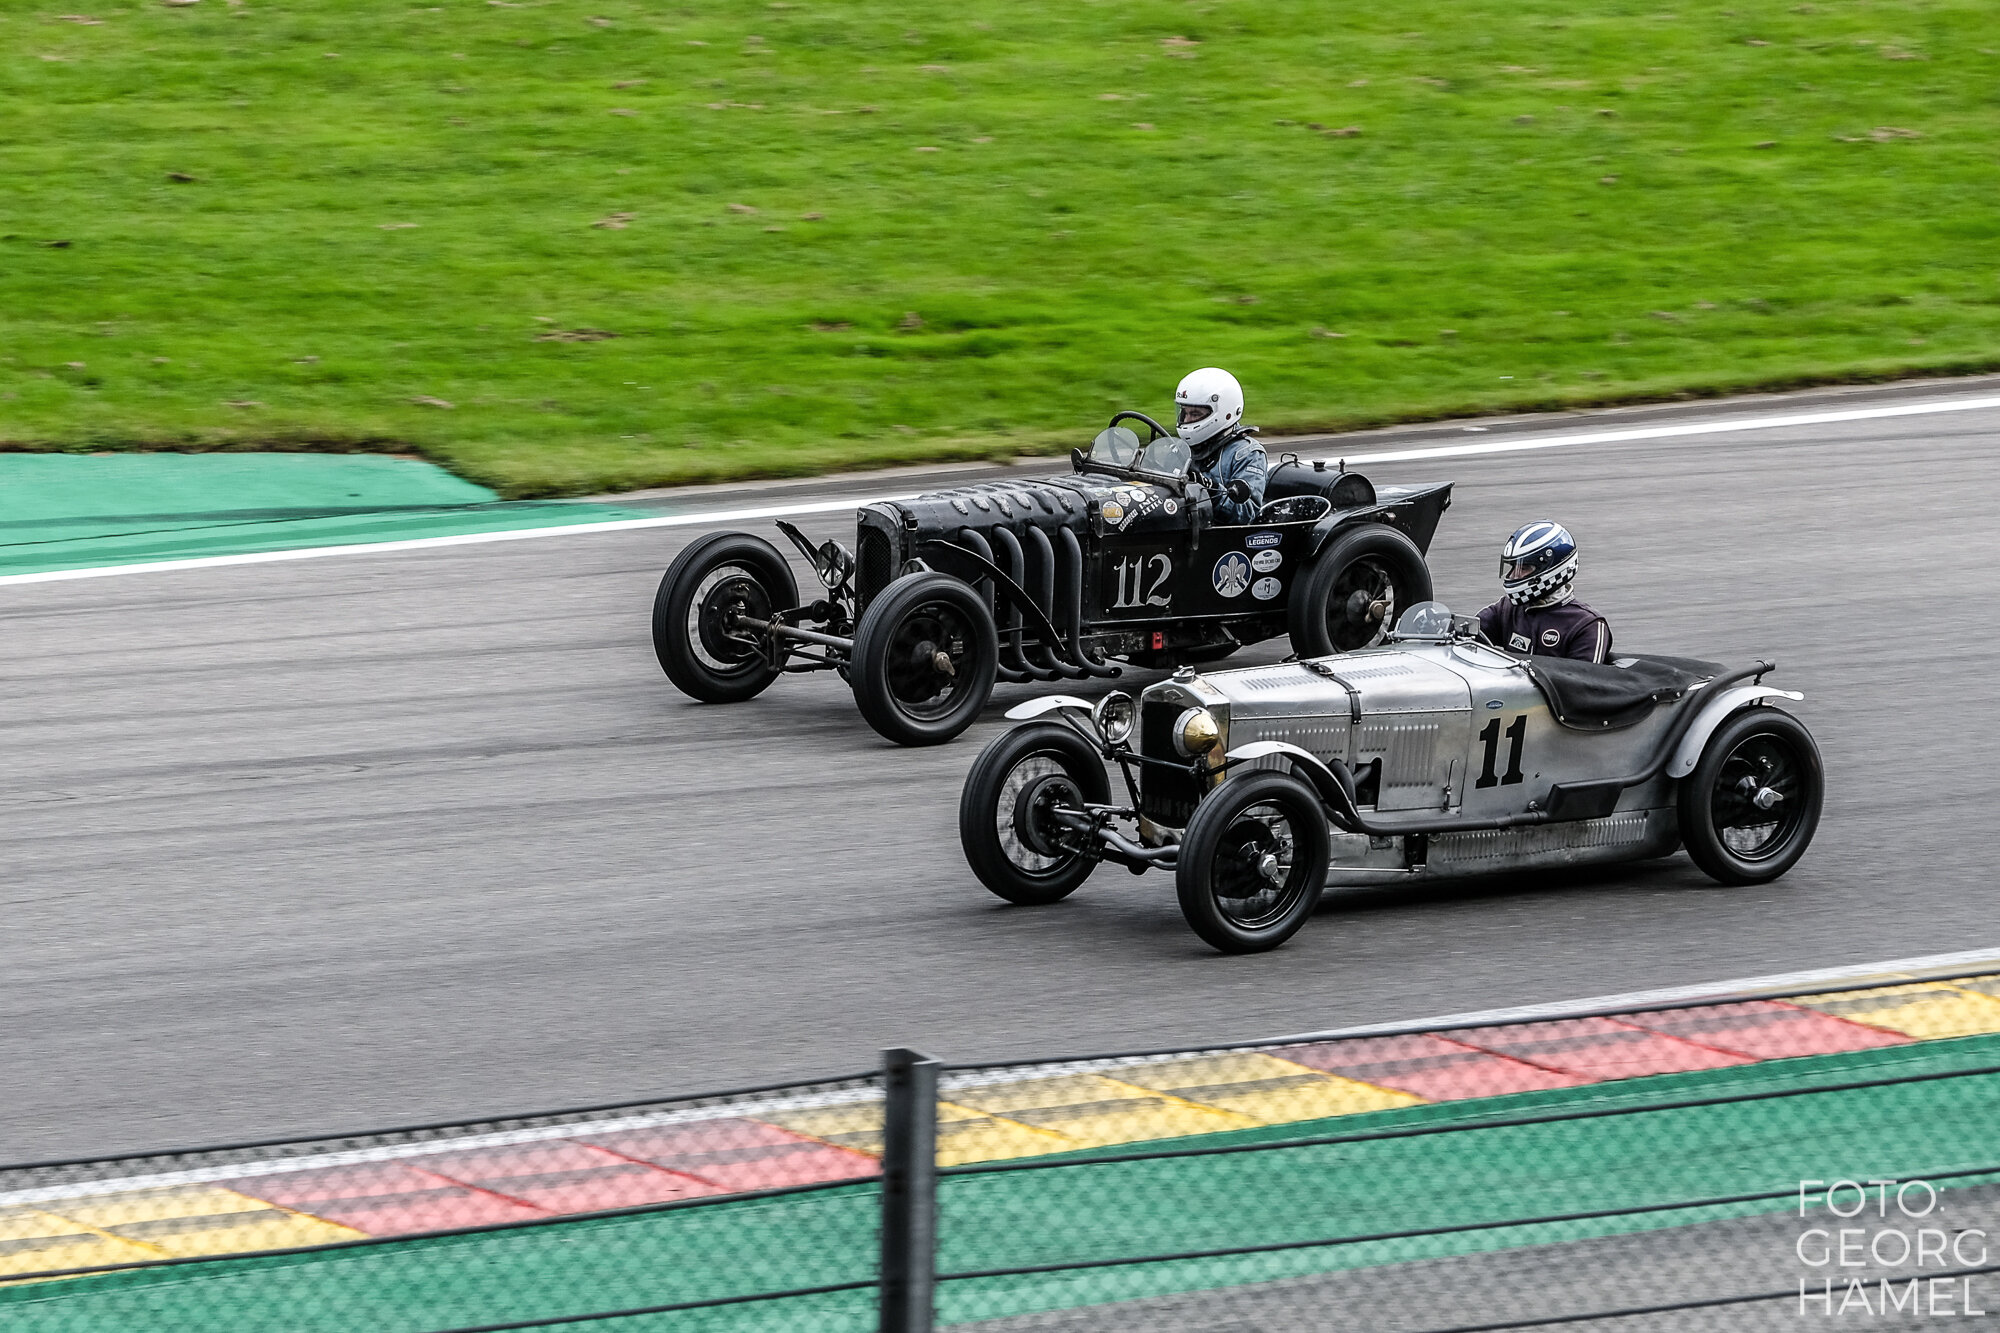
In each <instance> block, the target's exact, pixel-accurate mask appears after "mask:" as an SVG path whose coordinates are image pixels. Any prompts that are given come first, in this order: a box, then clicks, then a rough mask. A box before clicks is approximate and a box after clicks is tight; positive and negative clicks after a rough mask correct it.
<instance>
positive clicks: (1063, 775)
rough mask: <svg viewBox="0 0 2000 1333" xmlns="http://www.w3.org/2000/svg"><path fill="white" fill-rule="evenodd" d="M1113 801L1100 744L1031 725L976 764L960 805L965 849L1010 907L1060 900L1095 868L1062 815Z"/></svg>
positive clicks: (1050, 725) (1001, 740)
mask: <svg viewBox="0 0 2000 1333" xmlns="http://www.w3.org/2000/svg"><path fill="white" fill-rule="evenodd" d="M1110 800H1111V784H1110V780H1109V779H1108V778H1107V777H1106V776H1105V772H1104V760H1103V759H1102V758H1100V757H1099V756H1098V753H1097V749H1096V747H1095V746H1093V745H1092V744H1091V743H1090V742H1089V741H1087V740H1085V739H1084V738H1083V737H1082V736H1079V735H1078V734H1077V733H1076V731H1075V730H1074V729H1073V728H1071V727H1068V726H1065V725H1064V724H1063V723H1061V722H1030V723H1028V724H1027V725H1026V726H1021V727H1016V728H1014V730H1012V731H1010V732H1008V733H1007V734H1006V735H1004V736H1000V737H998V738H997V739H995V740H994V742H993V743H992V744H991V745H988V746H987V747H986V748H985V749H984V750H982V751H980V752H979V758H978V759H976V760H974V761H973V764H972V771H971V772H969V773H967V774H966V775H965V790H964V792H963V793H961V794H960V796H959V800H958V841H959V845H960V846H962V847H963V848H964V849H965V860H966V863H967V864H968V865H970V866H971V867H972V873H973V874H975V875H977V876H979V882H980V883H981V884H984V885H985V886H986V887H987V888H989V889H991V890H992V891H993V892H994V893H995V894H997V895H998V896H1000V897H1002V898H1005V899H1006V900H1007V901H1008V902H1010V903H1019V904H1020V905H1021V906H1023V907H1038V906H1041V905H1043V904H1045V903H1052V902H1056V901H1058V900H1060V899H1063V898H1067V897H1068V896H1069V895H1070V894H1071V893H1073V892H1075V890H1076V887H1077V885H1079V884H1081V883H1083V881H1084V880H1086V879H1088V878H1089V877H1090V872H1091V871H1092V870H1095V869H1096V868H1097V858H1096V857H1095V856H1093V855H1091V854H1090V851H1089V848H1088V845H1087V844H1086V843H1085V842H1084V841H1083V838H1082V836H1080V835H1079V834H1078V833H1077V831H1076V830H1075V829H1073V828H1071V827H1069V826H1067V825H1066V824H1064V823H1063V822H1062V820H1061V819H1060V818H1058V816H1059V814H1061V813H1062V812H1065V811H1074V812H1081V811H1082V809H1083V807H1084V806H1085V805H1086V804H1089V805H1105V804H1108V803H1109V802H1110Z"/></svg>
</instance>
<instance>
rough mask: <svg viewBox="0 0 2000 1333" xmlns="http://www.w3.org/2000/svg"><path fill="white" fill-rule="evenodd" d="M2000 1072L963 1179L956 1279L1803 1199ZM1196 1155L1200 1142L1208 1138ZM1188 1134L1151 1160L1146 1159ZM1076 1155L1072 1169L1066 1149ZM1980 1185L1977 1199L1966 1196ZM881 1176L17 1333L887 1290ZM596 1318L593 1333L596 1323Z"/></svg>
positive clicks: (273, 1277)
mask: <svg viewBox="0 0 2000 1333" xmlns="http://www.w3.org/2000/svg"><path fill="white" fill-rule="evenodd" d="M1996 1061H2000V1036H1983V1037H1970V1038H1964V1039H1960V1040H1956V1041H1943V1042H1929V1043H1923V1044H1920V1045H1916V1046H1910V1047H1898V1048H1890V1049H1885V1050H1878V1051H1869V1052H1862V1053H1857V1054H1848V1055H1835V1056H1819V1057H1813V1058H1809V1059H1800V1060H1782V1061H1770V1062H1765V1063H1762V1064H1757V1065H1749V1066H1742V1067H1738V1068H1733V1069H1723V1070H1711V1071H1704V1072H1701V1073H1695V1074H1677V1075H1668V1076H1664V1077H1659V1078H1649V1079H1633V1080H1629V1081H1625V1082H1620V1083H1614V1084H1602V1085H1597V1086H1592V1087H1585V1088H1573V1089H1564V1090H1560V1091H1554V1092H1542V1093H1528V1094H1522V1095H1519V1096H1513V1097H1505V1098H1493V1099H1488V1100H1482V1101H1479V1102H1460V1103H1446V1104H1439V1105H1430V1106H1417V1107H1410V1108H1406V1109H1402V1110H1396V1111H1385V1112H1376V1113H1373V1114H1369V1115H1357V1116H1346V1117H1342V1118H1340V1119H1338V1120H1327V1121H1316V1122H1310V1123H1307V1124H1298V1125H1285V1126H1275V1127H1271V1128H1266V1129H1258V1130H1245V1131H1240V1132H1237V1133H1232V1134H1227V1135H1213V1136H1208V1137H1206V1138H1204V1139H1202V1140H1201V1142H1202V1143H1203V1144H1223V1143H1250V1142H1257V1141H1260V1140H1275V1139H1295V1138H1301V1137H1306V1136H1309V1135H1313V1134H1328V1133H1343V1134H1344V1133H1349V1132H1360V1131H1367V1130H1371V1129H1385V1128H1390V1127H1397V1126H1411V1125H1424V1124H1441V1123H1455V1124H1461V1125H1466V1126H1471V1125H1476V1124H1478V1123H1479V1122H1480V1121H1482V1120H1487V1119H1496V1118H1501V1117H1507V1116H1519V1115H1523V1114H1526V1113H1531V1112H1542V1113H1547V1112H1552V1111H1560V1110H1565V1109H1571V1110H1582V1109H1589V1108H1598V1107H1604V1106H1613V1105H1633V1106H1643V1105H1650V1104H1653V1103H1658V1102H1666V1101H1672V1100H1679V1099H1688V1098H1694V1097H1700V1096H1718V1095H1734V1094H1742V1093H1749V1092H1756V1091H1766V1090H1769V1091H1778V1090H1785V1089H1793V1088H1799V1087H1807V1086H1816V1085H1820V1084H1827V1083H1837V1082H1844V1081H1856V1080H1865V1079H1869V1078H1883V1077H1894V1076H1898V1075H1912V1076H1915V1075H1926V1074H1937V1073H1942V1072H1947V1071H1952V1070H1962V1069H1973V1068H1978V1067H1980V1066H1982V1065H1990V1064H1993V1063H1995V1062H1996ZM1997 1112H2000V1076H1996V1075H1981V1076H1968V1077H1965V1078H1958V1079H1942V1080H1934V1081H1930V1082H1923V1083H1900V1084H1892V1085H1888V1086H1883V1087H1875V1088H1867V1089H1858V1090H1854V1091H1849V1092H1841V1093H1832V1094H1827V1095H1825V1096H1810V1097H1787V1098H1780V1099H1776V1100H1771V1101H1747V1102H1738V1103H1733V1104H1729V1105H1724V1106H1709V1107H1700V1108H1691V1109H1686V1110H1678V1111H1664V1112H1656V1113H1648V1114H1641V1115H1632V1116H1621V1117H1612V1118H1606V1119H1594V1120H1576V1121H1564V1122H1557V1123H1553V1124H1538V1125H1527V1126H1515V1127H1510V1128H1492V1129H1484V1130H1479V1131H1476V1132H1469V1133H1461V1134H1439V1135H1428V1136H1422V1137H1417V1138H1408V1139H1393V1140H1383V1141H1377V1142H1370V1143H1343V1144H1336V1145H1329V1146H1323V1147H1315V1148H1298V1149H1284V1150H1278V1151H1273V1152H1269V1153H1241V1154H1230V1155H1224V1156H1216V1157H1201V1158H1175V1159H1167V1160H1145V1159H1143V1158H1134V1159H1129V1160H1119V1161H1112V1162H1103V1163H1097V1164H1093V1165H1087V1166H1084V1165H1078V1166H1073V1167H1069V1168H1066V1169H1063V1170H1056V1171H1048V1172H1041V1171H1023V1172H1014V1173H1005V1174H995V1175H984V1176H955V1177H947V1178H945V1180H944V1181H943V1182H942V1183H941V1188H940V1216H939V1234H940V1237H941V1243H940V1250H939V1254H938V1266H939V1270H940V1271H941V1272H947V1273H949V1272H965V1271H978V1270H985V1269H994V1268H1009V1267H1016V1266H1023V1265H1030V1264H1038V1263H1050V1262H1057V1261H1066V1262H1082V1261H1086V1260H1090V1259H1095V1258H1103V1257H1112V1256H1121V1255H1142V1254H1165V1253H1173V1252H1177V1251H1183V1250H1197V1249H1207V1248H1222V1247H1226V1246H1233V1245H1246V1244H1256V1243H1271V1244H1276V1243H1282V1242H1286V1241H1297V1240H1308V1239H1313V1238H1317V1237H1324V1236H1327V1235H1329V1234H1343V1233H1344V1234H1352V1235H1368V1234H1373V1233H1377V1232H1384V1231H1395V1230H1406V1229H1413V1228H1420V1227H1426V1226H1453V1225H1458V1226H1465V1225H1477V1224H1480V1223H1488V1222H1494V1221H1501V1220H1505V1219H1508V1218H1528V1217H1541V1216H1549V1215H1556V1214H1564V1213H1572V1212H1582V1211H1588V1210H1593V1209H1606V1208H1638V1207H1643V1206H1646V1205H1651V1204H1658V1203H1662V1202H1670V1201H1674V1200H1682V1199H1703V1198H1714V1197H1718V1196H1728V1195H1735V1194H1748V1193H1754V1192H1758V1191H1767V1190H1786V1189H1790V1188H1794V1187H1795V1186H1796V1185H1797V1183H1798V1181H1799V1179H1800V1178H1801V1177H1823V1178H1825V1177H1835V1176H1846V1177H1850V1178H1857V1179H1866V1178H1869V1177H1898V1178H1909V1177H1912V1176H1917V1175H1922V1174H1924V1173H1940V1172H1945V1171H1950V1170H1954V1169H1965V1168H1972V1167H1981V1166H1985V1165H1989V1164H1991V1163H1992V1161H1993V1159H1994V1158H1995V1156H1996V1154H1995V1152H1994V1148H1993V1137H1992V1130H1991V1126H1992V1124H1993V1123H1994V1119H1995V1115H1996V1113H1997ZM1187 1142H1188V1141H1187V1140H1182V1141H1179V1143H1181V1144H1185V1143H1187ZM1160 1146H1163V1145H1160V1144H1150V1145H1134V1149H1133V1150H1134V1152H1140V1151H1144V1150H1146V1149H1148V1148H1157V1147H1160ZM1050 1160H1051V1161H1052V1162H1054V1161H1058V1160H1060V1159H1059V1158H1051V1159H1050ZM1960 1183H1971V1182H1969V1181H1967V1182H1960ZM1790 1206H1791V1205H1790V1204H1789V1203H1785V1204H1780V1205H1776V1206H1774V1205H1773V1204H1772V1203H1769V1202H1762V1203H1751V1204H1736V1205H1727V1206H1720V1207H1709V1208H1703V1209H1689V1210H1681V1211H1671V1212H1655V1213H1633V1214H1629V1215H1626V1216H1620V1217H1612V1218H1604V1219H1593V1220H1589V1221H1578V1222H1565V1223H1552V1224H1543V1225H1539V1226H1534V1227H1506V1228H1496V1229H1488V1230H1477V1231H1466V1232H1459V1233H1454V1234H1450V1235H1443V1236H1427V1237H1417V1238H1409V1239H1403V1240H1396V1241H1378V1242H1370V1243H1366V1244H1361V1245H1346V1246H1334V1247H1325V1248H1314V1249H1303V1250H1292V1251H1284V1252H1278V1253H1271V1254H1260V1255H1250V1256H1244V1257H1233V1258H1226V1259H1205V1260H1184V1261H1174V1262H1167V1263H1160V1264H1146V1265H1138V1266H1133V1267H1124V1268H1108V1269H1092V1270H1084V1271H1082V1272H1077V1273H1068V1274H1064V1273H1056V1274H1034V1275H1027V1276H1020V1277H1005V1278H982V1279H973V1280H967V1281H959V1282H947V1283H945V1284H943V1285H942V1287H941V1288H940V1292H939V1298H938V1299H939V1314H940V1318H941V1319H942V1321H943V1322H946V1323H954V1322H965V1321H969V1320H974V1319H986V1318H995V1317H999V1316H1004V1315H1011V1314H1022V1313H1030V1312H1035V1311H1045V1310H1056V1309H1066V1308H1074V1307H1078V1306H1083V1305H1094V1304H1100V1303H1105V1302H1110V1301H1119V1300H1131V1299H1135V1298H1139V1297H1145V1296H1158V1295H1166V1294H1171V1293H1175V1292H1184V1291H1194V1290H1202V1289H1212V1288H1217V1287H1227V1286H1234V1285H1240V1284H1245V1283H1252V1282H1264V1281H1270V1280H1273V1279H1277V1278H1284V1277H1293V1276H1300V1275H1305V1274H1311V1273H1324V1272H1331V1271H1335V1270H1339V1269H1349V1268H1359V1267H1366V1266H1372V1265H1380V1264H1388V1263H1398V1262H1405V1261H1410V1260H1417V1259H1430V1258H1437V1257H1443V1256H1450V1255H1458V1254H1470V1253H1476V1252H1481V1251H1488V1250H1496V1249H1504V1248H1511V1247H1516V1246H1523V1245H1535V1244H1546V1243H1551V1242H1556V1241H1568V1240H1576V1239H1582V1238H1586V1237H1591V1236H1603V1235H1616V1234H1626V1233H1632V1232H1639V1231H1647V1230H1657V1229H1663V1228H1667V1227H1673V1226H1681V1225H1686V1224H1689V1223H1693V1222H1702V1221H1712V1220H1715V1219H1718V1218H1723V1217H1732V1216H1748V1215H1754V1214H1759V1213H1772V1212H1782V1211H1785V1210H1786V1209H1787V1208H1789V1207H1790ZM876 1208H877V1195H876V1189H875V1186H874V1185H872V1184H862V1185H851V1186H838V1187H834V1188H830V1189H827V1190H823V1191H817V1192H812V1193H806V1194H798V1195H789V1196H781V1197H775V1198H769V1199H754V1200H742V1201H739V1202H722V1203H717V1204H713V1205H704V1206H700V1207H692V1208H679V1209H669V1210H665V1211H661V1212H656V1213H649V1214H642V1215H636V1216H626V1217H617V1218H599V1219H594V1220H589V1219H586V1220H579V1221H575V1222H567V1223H560V1224H554V1225H548V1226H539V1227H527V1228H521V1229H517V1230H513V1231H499V1232H487V1233H481V1234H476V1235H467V1236H455V1237H448V1238H439V1239H434V1240H416V1241H409V1242H401V1243H390V1244H383V1245H379V1246H362V1247H357V1248H354V1249H348V1250H340V1251H329V1252H324V1253H318V1254H305V1255H290V1256H281V1257H271V1258H261V1259H260V1258H247V1259H230V1260H220V1261H217V1262H215V1263H212V1264H196V1265H186V1266H179V1267H173V1268H162V1269H146V1270H137V1271H133V1272H125V1273H116V1274H107V1275H103V1276H97V1277H86V1278H78V1279H74V1280H68V1281H58V1282H48V1283H30V1284H21V1285H15V1286H11V1287H4V1288H0V1323H4V1324H5V1325H6V1327H7V1328H8V1329H9V1331H10V1333H16V1331H18V1333H112V1331H113V1330H119V1331H120V1333H122V1331H123V1330H128V1329H133V1328H146V1329H148V1330H155V1331H157V1333H172V1331H175V1330H182V1329H186V1330H197V1329H212V1328H228V1329H231V1330H232V1331H234V1333H279V1331H280V1330H282V1331H283V1333H321V1331H322V1330H325V1333H334V1331H335V1330H340V1331H342V1333H345V1330H350V1329H354V1328H368V1329H371V1330H379V1331H380V1333H428V1331H429V1330H440V1329H450V1328H458V1327H465V1326H475V1325H481V1324H490V1323H502V1322H506V1321H510V1320H526V1319H538V1318H559V1317H561V1316H564V1315H575V1314H584V1313H589V1312H592V1311H600V1310H614V1309H621V1308H634V1307H644V1306H653V1305H664V1304H669V1303H674V1302H680V1301H696V1300H704V1299H711V1298H715V1297H721V1296H729V1295H732V1294H740V1295H749V1294H752V1293H755V1292H759V1291H773V1290H780V1289H785V1288H791V1287H801V1286H816V1285H822V1284H830V1283H837V1282H844V1281H855V1280H858V1279H863V1278H866V1277H867V1276H868V1275H869V1274H870V1273H871V1272H872V1271H873V1265H874V1262H875V1245H876V1235H875V1217H876ZM873 1320H874V1304H873V1295H872V1293H870V1292H868V1291H860V1292H842V1293H834V1294H831V1295H823V1296H812V1297H804V1298H800V1299H798V1300H793V1301H783V1302H775V1303H770V1302H767V1303H761V1304H756V1305H748V1306H739V1307H722V1308H716V1309H707V1310H700V1311H685V1312H679V1313H675V1314H670V1315H661V1316H647V1317H639V1318H634V1319H630V1320H620V1321H615V1322H613V1323H610V1324H605V1325H601V1326H602V1327H606V1328H615V1329H617V1330H620V1333H624V1330H631V1329H647V1330H658V1329H665V1328H669V1327H671V1328H673V1329H677V1330H679V1329H698V1330H724V1329H731V1330H733V1329H750V1328H767V1327H772V1326H774V1325H776V1324H777V1323H779V1322H781V1321H788V1322H794V1323H796V1324H799V1325H802V1326H809V1327H812V1328H814V1329H816V1330H849V1329H852V1330H855V1333H861V1331H862V1330H866V1329H869V1328H871V1327H872V1326H873ZM582 1327H588V1326H587V1325H586V1326H582Z"/></svg>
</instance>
